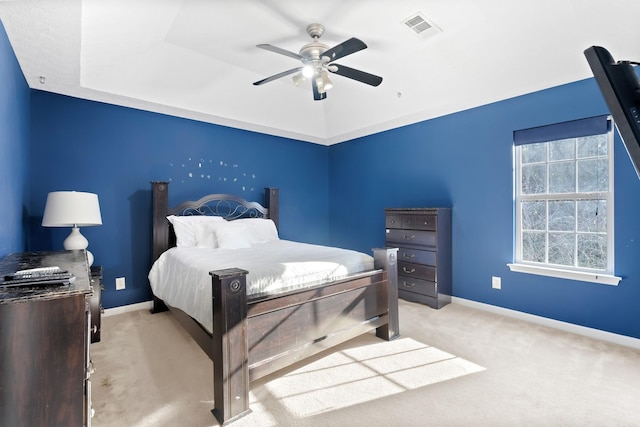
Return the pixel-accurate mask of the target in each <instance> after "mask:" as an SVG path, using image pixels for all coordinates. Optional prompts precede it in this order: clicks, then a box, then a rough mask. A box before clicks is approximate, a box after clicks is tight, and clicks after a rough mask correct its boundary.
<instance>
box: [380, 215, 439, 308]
mask: <svg viewBox="0 0 640 427" xmlns="http://www.w3.org/2000/svg"><path fill="white" fill-rule="evenodd" d="M385 223H386V238H385V244H386V245H387V246H388V247H397V248H398V294H399V296H400V297H401V298H403V299H406V300H408V301H414V302H420V303H423V304H427V305H429V306H431V307H433V308H441V307H442V306H444V305H446V304H448V303H450V302H451V208H389V209H385Z"/></svg>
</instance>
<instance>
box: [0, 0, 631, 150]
mask: <svg viewBox="0 0 640 427" xmlns="http://www.w3.org/2000/svg"><path fill="white" fill-rule="evenodd" d="M418 12H419V13H421V14H422V15H423V16H425V17H426V18H427V19H429V20H430V21H432V23H433V24H435V25H436V26H437V27H439V28H440V30H441V31H440V32H438V33H436V34H435V35H433V36H431V37H429V38H426V39H424V38H422V37H420V36H418V35H416V34H415V33H414V32H412V30H410V29H409V28H408V27H407V26H406V25H404V21H405V20H406V19H407V18H409V17H411V16H413V15H415V14H416V13H418ZM0 19H2V22H3V24H4V26H5V29H6V31H7V34H8V35H9V40H10V42H11V44H12V46H13V49H14V51H15V52H16V56H17V58H18V61H19V63H20V66H21V68H22V71H23V72H24V75H25V78H26V80H27V82H28V84H29V86H30V87H31V88H33V89H39V90H45V91H50V92H54V93H60V94H64V95H69V96H74V97H78V98H85V99H90V100H96V101H102V102H107V103H112V104H116V105H123V106H129V107H134V108H139V109H143V110H149V111H155V112H160V113H166V114H170V115H174V116H179V117H186V118H192V119H196V120H201V121H205V122H210V123H216V124H221V125H227V126H232V127H237V128H241V129H247V130H252V131H257V132H262V133H267V134H272V135H277V136H283V137H290V138H294V139H298V140H301V141H308V142H314V143H318V144H325V145H331V144H334V143H338V142H342V141H346V140H349V139H353V138H356V137H360V136H364V135H369V134H372V133H375V132H380V131H383V130H386V129H391V128H394V127H398V126H402V125H406V124H410V123H415V122H418V121H421V120H425V119H429V118H433V117H438V116H442V115H445V114H449V113H452V112H456V111H460V110H464V109H468V108H471V107H475V106H479V105H484V104H487V103H490V102H494V101H498V100H502V99H506V98H511V97H514V96H518V95H522V94H525V93H529V92H533V91H537V90H541V89H545V88H549V87H553V86H557V85H561V84H565V83H569V82H573V81H577V80H581V79H585V78H587V77H591V76H592V74H591V71H590V69H589V67H588V64H587V62H586V60H585V58H584V55H583V51H584V49H586V48H587V47H589V46H591V45H601V46H604V47H605V48H607V49H608V50H609V51H610V52H611V54H612V55H613V57H614V58H615V59H629V60H636V61H637V60H640V1H637V0H517V1H513V0H422V1H418V0H322V1H300V0H261V1H259V0H36V1H28V0H18V1H4V0H3V1H0ZM314 22H318V23H321V24H323V25H324V26H325V29H326V30H325V34H324V35H323V36H322V38H321V40H320V41H321V42H324V43H325V44H327V45H329V46H334V45H336V44H338V43H341V42H343V41H345V40H347V39H348V38H350V37H357V38H359V39H361V40H363V41H364V42H365V43H367V45H368V46H369V47H368V49H365V50H363V51H360V52H357V53H354V54H352V55H349V56H347V57H345V58H343V59H341V60H340V61H339V63H340V64H343V65H346V66H349V67H352V68H357V69H360V70H363V71H367V72H369V73H372V74H376V75H379V76H382V77H383V78H384V81H383V82H382V84H381V85H380V86H378V87H371V86H368V85H365V84H362V83H360V82H357V81H354V80H350V79H347V78H344V77H342V76H337V75H336V76H333V77H332V80H333V83H334V87H333V89H331V90H330V91H328V92H327V99H325V100H323V101H314V100H313V97H312V91H311V87H310V84H309V83H308V82H307V83H306V84H305V85H302V86H300V87H297V86H295V85H294V84H293V81H292V79H291V78H290V76H287V77H283V78H281V79H279V80H276V81H273V82H270V83H267V84H265V85H262V86H254V85H252V83H253V82H254V81H257V80H260V79H263V78H265V77H268V76H270V75H273V74H276V73H279V72H281V71H285V70H289V69H291V68H294V67H296V66H298V65H299V63H298V62H297V61H296V60H295V59H292V58H289V57H287V56H284V55H279V54H276V53H273V52H269V51H266V50H263V49H259V48H257V47H256V45H257V44H260V43H269V44H272V45H275V46H277V47H280V48H283V49H286V50H289V51H293V52H298V51H299V50H300V48H301V47H302V46H303V45H304V44H306V43H308V42H310V41H311V39H310V38H309V36H308V35H307V33H306V26H307V25H308V24H310V23H314Z"/></svg>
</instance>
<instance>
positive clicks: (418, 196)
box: [329, 79, 640, 338]
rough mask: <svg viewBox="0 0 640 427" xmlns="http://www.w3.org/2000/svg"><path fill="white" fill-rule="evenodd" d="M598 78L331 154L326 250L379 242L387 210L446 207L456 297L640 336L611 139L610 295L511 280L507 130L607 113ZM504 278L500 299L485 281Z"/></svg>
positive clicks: (625, 164)
mask: <svg viewBox="0 0 640 427" xmlns="http://www.w3.org/2000/svg"><path fill="white" fill-rule="evenodd" d="M607 113H608V109H607V107H606V105H605V103H604V100H603V98H602V96H601V95H600V92H599V90H598V88H597V85H596V83H595V80H593V79H589V80H584V81H579V82H576V83H572V84H568V85H564V86H561V87H556V88H552V89H549V90H545V91H541V92H537V93H533V94H528V95H525V96H521V97H517V98H513V99H509V100H506V101H502V102H498V103H494V104H490V105H485V106H482V107H479V108H475V109H471V110H467V111H463V112H459V113H456V114H452V115H449V116H445V117H441V118H437V119H434V120H429V121H424V122H421V123H417V124H414V125H411V126H406V127H402V128H399V129H395V130H390V131H387V132H383V133H379V134H376V135H371V136H368V137H364V138H360V139H358V140H353V141H349V142H346V143H342V144H338V145H335V146H332V147H331V148H330V157H329V165H330V174H329V176H330V185H329V194H330V202H331V206H332V209H331V213H330V224H331V241H332V243H333V244H335V245H342V246H348V247H353V248H356V249H359V250H362V251H366V250H369V248H372V247H376V246H380V245H383V244H384V208H385V207H431V206H451V207H453V211H452V215H453V293H454V295H455V296H457V297H461V298H465V299H469V300H474V301H478V302H482V303H487V304H492V305H496V306H501V307H505V308H509V309H513V310H518V311H522V312H526V313H531V314H535V315H540V316H544V317H548V318H552V319H557V320H561V321H566V322H571V323H575V324H578V325H583V326H587V327H592V328H597V329H602V330H605V331H610V332H615V333H619V334H623V335H628V336H632V337H636V338H640V309H638V306H639V305H640V263H639V262H638V255H639V254H640V250H639V247H638V244H639V243H640V222H639V221H638V215H637V212H640V180H638V178H637V176H636V174H635V172H634V170H633V167H632V165H631V162H630V160H629V158H628V157H627V154H626V152H625V150H624V147H623V145H622V142H621V140H620V139H619V136H618V135H617V134H616V140H615V149H614V150H615V177H614V178H615V181H614V183H615V196H614V197H615V255H616V265H615V273H616V275H619V276H622V277H623V280H622V281H621V282H620V285H619V286H617V287H613V286H606V285H598V284H592V283H586V282H576V281H571V280H562V279H553V278H548V277H542V276H535V275H528V274H523V273H512V272H510V271H509V269H508V267H507V265H506V264H507V263H509V262H512V261H513V247H514V245H513V230H514V221H513V211H514V210H513V175H512V174H513V157H512V156H513V154H512V147H513V131H514V130H517V129H525V128H530V127H534V126H540V125H546V124H551V123H557V122H562V121H566V120H573V119H578V118H584V117H590V116H595V115H599V114H607ZM494 275H495V276H501V277H502V290H496V289H492V287H491V276H494Z"/></svg>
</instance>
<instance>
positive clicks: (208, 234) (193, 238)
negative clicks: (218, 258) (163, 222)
mask: <svg viewBox="0 0 640 427" xmlns="http://www.w3.org/2000/svg"><path fill="white" fill-rule="evenodd" d="M167 219H168V220H169V222H171V224H173V231H174V232H175V233H176V246H178V247H196V246H197V247H213V248H215V247H216V238H215V234H214V231H213V228H212V227H213V225H214V224H219V223H224V222H225V221H224V218H222V217H219V216H206V215H187V216H176V215H169V216H168V217H167Z"/></svg>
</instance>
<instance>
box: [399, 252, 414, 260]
mask: <svg viewBox="0 0 640 427" xmlns="http://www.w3.org/2000/svg"><path fill="white" fill-rule="evenodd" d="M402 256H403V257H404V258H409V259H413V258H415V257H416V255H415V254H411V255H407V254H404V253H403V254H402Z"/></svg>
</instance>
